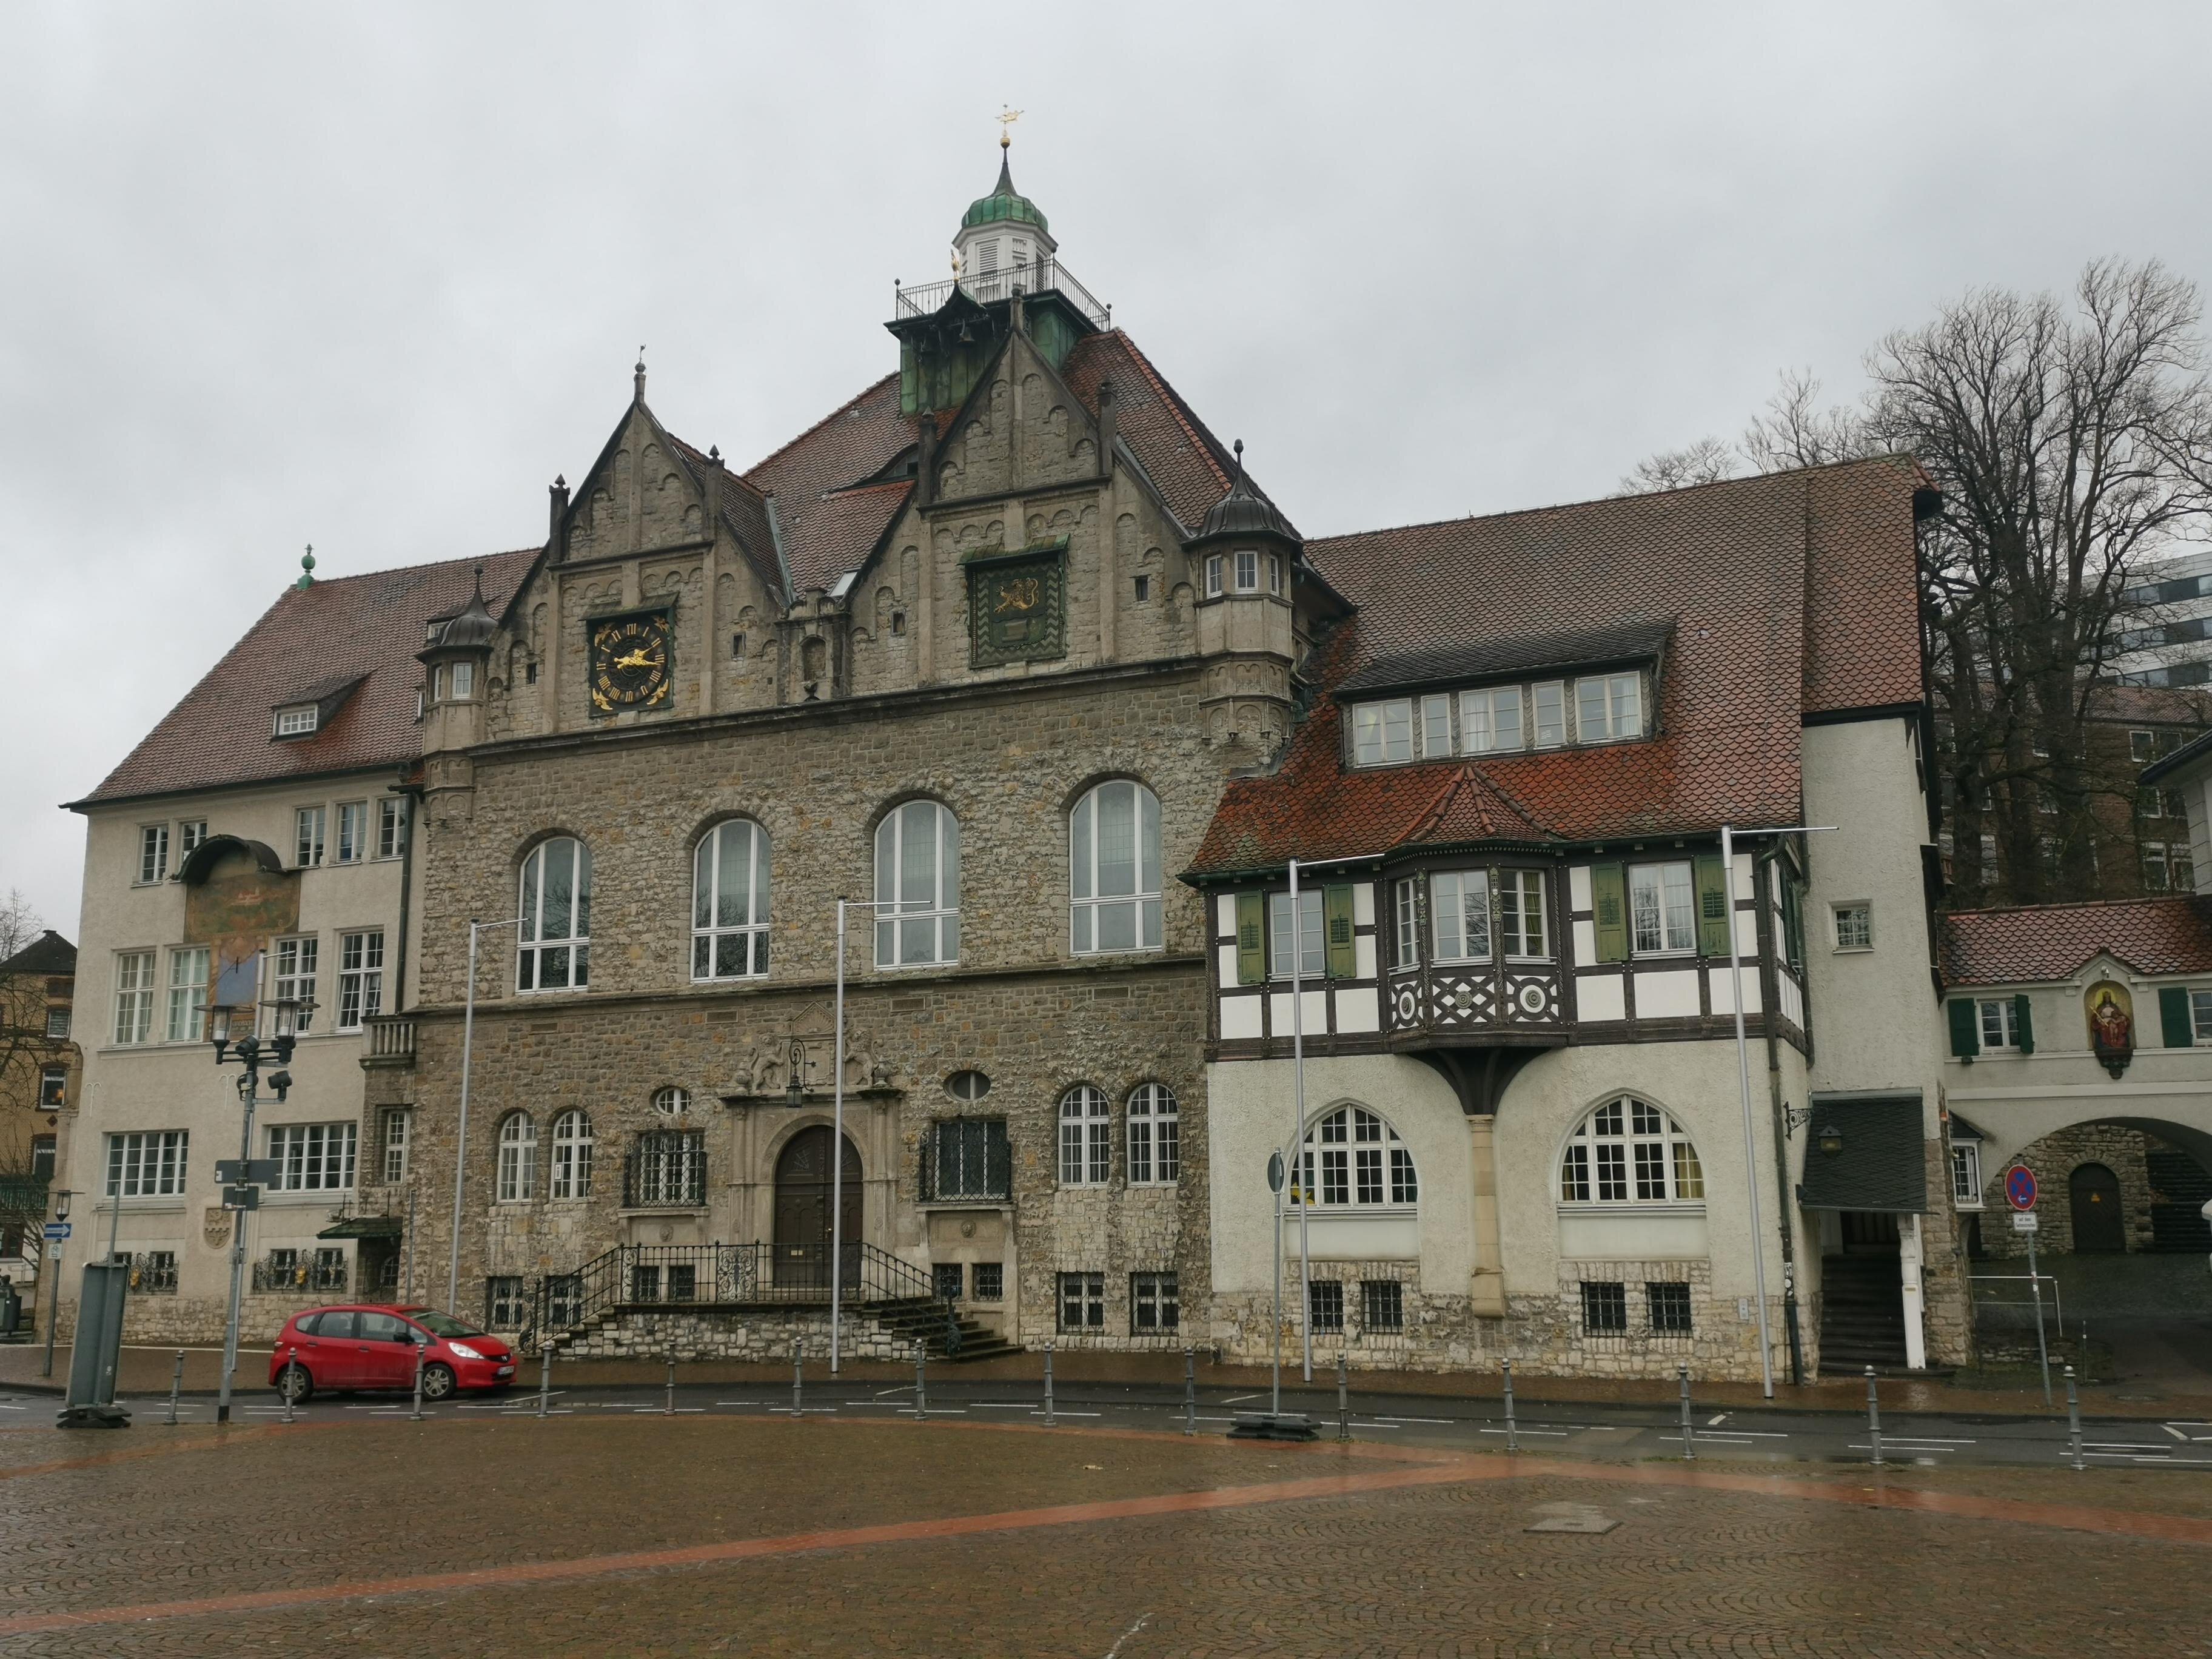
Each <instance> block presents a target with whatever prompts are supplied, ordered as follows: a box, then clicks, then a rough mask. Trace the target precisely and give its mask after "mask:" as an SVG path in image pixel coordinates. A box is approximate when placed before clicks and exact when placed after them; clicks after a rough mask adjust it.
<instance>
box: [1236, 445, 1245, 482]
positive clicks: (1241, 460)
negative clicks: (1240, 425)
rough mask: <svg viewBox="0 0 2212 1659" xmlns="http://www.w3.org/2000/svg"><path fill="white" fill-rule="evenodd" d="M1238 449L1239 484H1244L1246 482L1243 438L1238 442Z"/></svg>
mask: <svg viewBox="0 0 2212 1659" xmlns="http://www.w3.org/2000/svg"><path fill="white" fill-rule="evenodd" d="M1236 447H1237V483H1243V482H1244V441H1243V439H1242V438H1239V439H1238V440H1237V446H1236Z"/></svg>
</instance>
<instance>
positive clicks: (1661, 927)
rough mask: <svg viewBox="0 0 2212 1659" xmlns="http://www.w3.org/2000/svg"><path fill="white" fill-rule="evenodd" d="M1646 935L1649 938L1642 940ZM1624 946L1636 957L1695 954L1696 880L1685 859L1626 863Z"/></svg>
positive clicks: (1696, 923)
mask: <svg viewBox="0 0 2212 1659" xmlns="http://www.w3.org/2000/svg"><path fill="white" fill-rule="evenodd" d="M1677 877H1679V878H1680V879H1679V885H1678V884H1677V883H1676V880H1675V879H1674V878H1677ZM1670 890H1671V891H1670ZM1678 896H1679V900H1680V902H1679V903H1677V902H1675V900H1676V898H1677V897H1678ZM1647 921H1648V922H1649V923H1650V927H1651V929H1652V931H1651V933H1650V934H1649V935H1647V934H1646V933H1645V924H1646V922H1647ZM1647 937H1649V938H1650V939H1651V940H1652V941H1653V942H1652V943H1650V944H1647V943H1645V940H1646V938H1647ZM1628 949H1629V954H1630V955H1631V956H1633V957H1693V956H1695V955H1697V953H1698V882H1697V872H1696V871H1695V869H1694V868H1693V867H1692V865H1691V862H1690V860H1687V859H1665V860H1660V861H1658V862H1656V863H1652V864H1632V865H1630V866H1628Z"/></svg>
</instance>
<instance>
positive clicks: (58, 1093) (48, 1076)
mask: <svg viewBox="0 0 2212 1659" xmlns="http://www.w3.org/2000/svg"><path fill="white" fill-rule="evenodd" d="M69 1072H70V1068H69V1067H68V1066H66V1065H58V1066H40V1067H39V1109H40V1111H42V1112H46V1111H53V1110H55V1109H58V1108H60V1107H63V1106H66V1105H68V1104H69Z"/></svg>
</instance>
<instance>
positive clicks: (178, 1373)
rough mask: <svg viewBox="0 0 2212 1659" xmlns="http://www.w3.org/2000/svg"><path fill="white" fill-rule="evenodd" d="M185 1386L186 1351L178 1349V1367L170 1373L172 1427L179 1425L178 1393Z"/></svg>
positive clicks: (170, 1418) (169, 1420)
mask: <svg viewBox="0 0 2212 1659" xmlns="http://www.w3.org/2000/svg"><path fill="white" fill-rule="evenodd" d="M184 1386H185V1351H184V1350H183V1349H182V1348H179V1349H178V1350H177V1367H176V1369H175V1370H173V1371H171V1372H170V1373H169V1417H168V1423H169V1426H170V1427H171V1428H175V1427H176V1426H177V1395H178V1393H179V1391H180V1390H181V1389H183V1388H184Z"/></svg>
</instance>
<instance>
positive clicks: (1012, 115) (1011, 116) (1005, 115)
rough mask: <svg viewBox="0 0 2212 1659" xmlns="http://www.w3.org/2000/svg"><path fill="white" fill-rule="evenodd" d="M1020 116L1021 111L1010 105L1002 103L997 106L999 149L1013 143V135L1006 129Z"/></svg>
mask: <svg viewBox="0 0 2212 1659" xmlns="http://www.w3.org/2000/svg"><path fill="white" fill-rule="evenodd" d="M1021 118H1022V112H1021V111H1019V110H1018V109H1015V108H1013V107H1012V106H1011V105H1005V104H1002V105H1000V106H999V114H998V122H999V148H1000V149H1006V148H1008V147H1009V146H1010V145H1012V143H1013V142H1014V136H1013V134H1012V132H1010V131H1007V129H1008V128H1010V127H1012V125H1014V123H1015V122H1017V121H1018V120H1020V119H1021Z"/></svg>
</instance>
